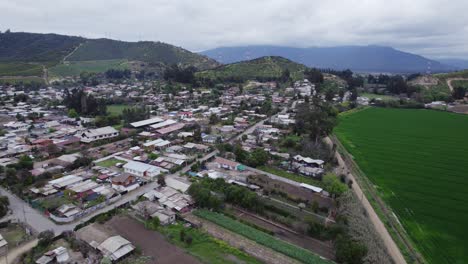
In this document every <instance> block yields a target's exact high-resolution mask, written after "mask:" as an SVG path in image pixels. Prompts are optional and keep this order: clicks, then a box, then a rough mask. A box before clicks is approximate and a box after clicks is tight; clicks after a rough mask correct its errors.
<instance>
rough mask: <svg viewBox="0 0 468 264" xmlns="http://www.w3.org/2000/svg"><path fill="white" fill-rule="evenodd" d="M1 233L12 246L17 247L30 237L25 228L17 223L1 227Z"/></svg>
mask: <svg viewBox="0 0 468 264" xmlns="http://www.w3.org/2000/svg"><path fill="white" fill-rule="evenodd" d="M0 234H2V236H3V238H4V239H5V240H6V241H7V242H8V244H9V245H10V247H15V246H16V245H18V244H20V243H22V242H23V241H25V240H26V239H27V237H28V236H27V234H26V231H25V230H24V228H22V227H21V226H19V225H17V224H9V225H8V226H7V227H5V228H2V229H0Z"/></svg>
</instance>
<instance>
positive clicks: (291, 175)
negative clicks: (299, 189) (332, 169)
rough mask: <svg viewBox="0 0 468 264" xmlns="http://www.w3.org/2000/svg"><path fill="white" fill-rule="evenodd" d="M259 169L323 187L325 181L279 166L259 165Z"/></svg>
mask: <svg viewBox="0 0 468 264" xmlns="http://www.w3.org/2000/svg"><path fill="white" fill-rule="evenodd" d="M257 169H259V170H262V171H266V172H269V173H271V174H275V175H278V176H280V177H283V178H287V179H290V180H293V181H296V182H300V183H307V184H311V185H314V186H317V187H322V188H323V182H322V181H319V180H315V179H313V178H311V177H307V176H303V175H300V174H295V173H291V172H287V171H285V170H282V169H278V168H275V167H271V166H267V165H263V166H260V167H257Z"/></svg>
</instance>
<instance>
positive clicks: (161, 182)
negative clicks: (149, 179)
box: [157, 174, 166, 186]
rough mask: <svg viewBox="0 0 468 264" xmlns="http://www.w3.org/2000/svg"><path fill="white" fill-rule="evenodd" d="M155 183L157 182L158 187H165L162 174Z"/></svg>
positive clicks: (164, 179)
mask: <svg viewBox="0 0 468 264" xmlns="http://www.w3.org/2000/svg"><path fill="white" fill-rule="evenodd" d="M157 182H158V184H159V185H160V186H166V178H165V177H164V175H163V174H159V175H158V181H157Z"/></svg>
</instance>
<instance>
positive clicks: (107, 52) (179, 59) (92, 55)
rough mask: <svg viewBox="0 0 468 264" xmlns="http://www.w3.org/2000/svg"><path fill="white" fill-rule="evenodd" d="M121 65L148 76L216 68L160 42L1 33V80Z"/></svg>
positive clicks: (199, 56)
mask: <svg viewBox="0 0 468 264" xmlns="http://www.w3.org/2000/svg"><path fill="white" fill-rule="evenodd" d="M63 61H65V62H63ZM124 61H132V63H133V64H135V65H145V68H144V70H146V71H147V72H149V71H159V72H160V71H162V70H163V69H164V68H165V67H166V66H167V65H171V64H178V65H181V66H195V67H197V68H199V69H202V70H205V69H210V68H213V67H216V66H219V63H217V62H216V61H215V60H213V59H210V58H208V57H205V56H203V55H199V54H196V53H192V52H190V51H188V50H185V49H182V48H179V47H176V46H173V45H170V44H165V43H161V42H149V41H144V42H123V41H117V40H110V39H85V38H81V37H73V36H64V35H57V34H37V33H24V32H8V33H0V76H38V77H40V76H42V73H43V70H42V68H43V66H44V67H46V68H48V69H50V70H51V73H52V75H51V76H69V75H78V74H79V73H80V72H82V71H90V72H103V71H106V70H108V69H110V68H118V69H122V68H129V65H125V63H123V62H124ZM133 64H132V65H133ZM137 68H138V69H140V68H141V67H137ZM132 69H133V68H132Z"/></svg>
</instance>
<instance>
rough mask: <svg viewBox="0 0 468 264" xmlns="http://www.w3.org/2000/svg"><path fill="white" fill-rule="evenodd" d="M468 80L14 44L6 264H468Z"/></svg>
mask: <svg viewBox="0 0 468 264" xmlns="http://www.w3.org/2000/svg"><path fill="white" fill-rule="evenodd" d="M1 5H2V4H0V7H1ZM255 11H256V12H257V10H255ZM190 12H192V11H190ZM194 12H195V11H194ZM132 15H134V14H132ZM0 20H1V19H0ZM64 23H65V22H64ZM210 23H212V21H210ZM187 26H188V25H187ZM184 34H185V33H184ZM184 34H180V35H184ZM197 34H198V33H197ZM256 34H257V33H256ZM186 35H187V37H188V36H189V35H190V34H186ZM288 39H289V38H288ZM202 42H203V43H205V42H207V40H205V39H204V40H203V41H202ZM315 49H319V50H320V52H319V53H323V55H324V56H325V55H326V56H328V57H327V60H326V63H324V62H323V61H322V62H320V60H319V59H318V58H319V57H320V56H318V55H317V54H318V53H316V50H315ZM330 50H333V52H332V53H333V54H331V55H330ZM356 50H357V51H356ZM278 54H279V55H278ZM297 54H300V55H297ZM310 54H315V55H314V57H313V58H314V59H311V58H312V57H311V56H312V55H310ZM356 54H359V56H357V55H356ZM388 54H392V55H391V56H390V55H388ZM283 55H284V56H283ZM394 57H397V58H399V60H397V59H394ZM350 58H353V60H354V61H353V62H352V63H349V62H346V60H348V59H349V60H351V59H350ZM315 59H317V61H318V62H317V64H315V63H316V62H315ZM311 61H312V62H311ZM402 61H403V62H402ZM347 63H348V64H347ZM348 66H349V67H348ZM459 70H462V69H461V68H457V67H455V66H453V65H448V64H447V65H446V64H443V63H439V62H437V61H435V60H429V59H426V58H425V57H422V56H419V55H415V54H411V53H405V52H402V51H399V50H396V49H393V48H387V47H380V46H372V45H370V46H362V47H361V46H359V47H357V46H356V47H355V46H350V47H347V46H346V47H344V46H343V47H334V48H327V47H317V48H314V47H311V48H297V47H279V46H246V47H230V48H215V49H213V50H206V51H203V52H191V51H189V50H185V49H183V48H180V47H177V46H173V45H171V44H166V43H163V42H159V41H137V42H130V41H120V40H113V39H110V38H96V39H94V38H86V37H81V36H80V37H78V36H76V37H75V36H67V35H59V34H42V33H25V32H12V31H11V30H10V29H7V30H6V31H5V32H0V264H3V263H5V264H9V263H15V264H16V263H26V264H30V263H31V264H32V263H37V264H53V263H88V264H109V263H119V264H120V263H121V264H130V263H137V264H143V263H163V264H164V263H166V264H171V263H232V264H239V263H249V264H250V263H252V264H256V263H273V264H284V263H291V264H293V263H306V264H317V263H320V264H321V263H324V264H325V263H339V264H361V263H366V264H374V263H375V264H377V263H378V264H392V263H397V264H406V263H415V264H422V263H454V264H455V263H464V262H463V261H464V260H467V257H466V252H465V251H464V250H463V249H464V247H465V246H466V241H465V238H464V237H465V236H464V235H465V233H466V226H465V222H466V220H467V219H468V218H467V214H466V212H465V211H466V210H465V211H464V210H463V209H462V208H464V206H465V204H466V203H465V202H466V201H467V200H466V198H465V196H466V195H465V193H466V191H465V190H464V189H463V188H464V186H466V185H465V184H463V183H465V182H464V180H465V178H466V177H464V176H465V174H466V171H467V170H468V167H467V166H468V165H467V164H468V163H466V153H468V145H467V143H468V141H467V140H466V133H468V125H467V124H468V122H467V119H466V118H467V116H466V114H467V113H468V72H467V71H459ZM432 71H434V73H433V72H432ZM464 232H465V233H464Z"/></svg>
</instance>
